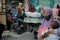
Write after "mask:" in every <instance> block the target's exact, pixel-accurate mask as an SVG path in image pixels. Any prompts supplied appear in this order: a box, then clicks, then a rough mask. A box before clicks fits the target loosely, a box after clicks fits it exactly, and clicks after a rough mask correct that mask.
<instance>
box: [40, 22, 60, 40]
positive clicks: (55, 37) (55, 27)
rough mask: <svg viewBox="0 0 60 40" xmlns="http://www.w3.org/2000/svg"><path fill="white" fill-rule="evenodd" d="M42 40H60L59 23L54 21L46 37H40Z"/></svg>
mask: <svg viewBox="0 0 60 40" xmlns="http://www.w3.org/2000/svg"><path fill="white" fill-rule="evenodd" d="M40 39H41V40H59V23H58V22H57V21H53V22H52V23H51V24H50V29H49V30H48V32H46V33H45V34H44V35H41V36H40Z"/></svg>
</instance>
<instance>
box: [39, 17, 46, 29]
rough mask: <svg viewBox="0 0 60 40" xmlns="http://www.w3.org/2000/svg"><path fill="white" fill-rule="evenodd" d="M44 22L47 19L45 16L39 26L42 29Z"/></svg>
mask: <svg viewBox="0 0 60 40" xmlns="http://www.w3.org/2000/svg"><path fill="white" fill-rule="evenodd" d="M44 23H45V19H44V18H43V21H42V24H41V25H40V26H39V29H41V28H42V27H43V25H44ZM39 29H38V30H39Z"/></svg>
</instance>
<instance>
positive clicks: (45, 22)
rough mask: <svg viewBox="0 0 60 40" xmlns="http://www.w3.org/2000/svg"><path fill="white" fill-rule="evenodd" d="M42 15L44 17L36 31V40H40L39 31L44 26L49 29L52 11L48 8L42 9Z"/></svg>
mask: <svg viewBox="0 0 60 40" xmlns="http://www.w3.org/2000/svg"><path fill="white" fill-rule="evenodd" d="M42 15H43V16H44V18H43V22H42V24H41V26H40V27H39V29H38V40H40V35H41V34H40V32H39V30H40V29H41V28H43V27H44V26H46V27H47V28H48V29H49V28H50V27H49V24H50V23H51V22H52V21H53V17H52V10H51V9H50V8H47V7H46V8H44V11H43V13H42Z"/></svg>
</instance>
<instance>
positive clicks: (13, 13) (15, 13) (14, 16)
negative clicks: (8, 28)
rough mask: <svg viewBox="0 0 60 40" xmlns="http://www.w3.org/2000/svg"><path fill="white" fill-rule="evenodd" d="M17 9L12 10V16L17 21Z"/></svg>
mask: <svg viewBox="0 0 60 40" xmlns="http://www.w3.org/2000/svg"><path fill="white" fill-rule="evenodd" d="M17 13H18V12H17V9H15V8H12V15H13V18H14V19H16V18H17Z"/></svg>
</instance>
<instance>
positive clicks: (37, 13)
mask: <svg viewBox="0 0 60 40" xmlns="http://www.w3.org/2000/svg"><path fill="white" fill-rule="evenodd" d="M25 14H26V16H27V17H41V13H39V12H29V11H28V12H25Z"/></svg>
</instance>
